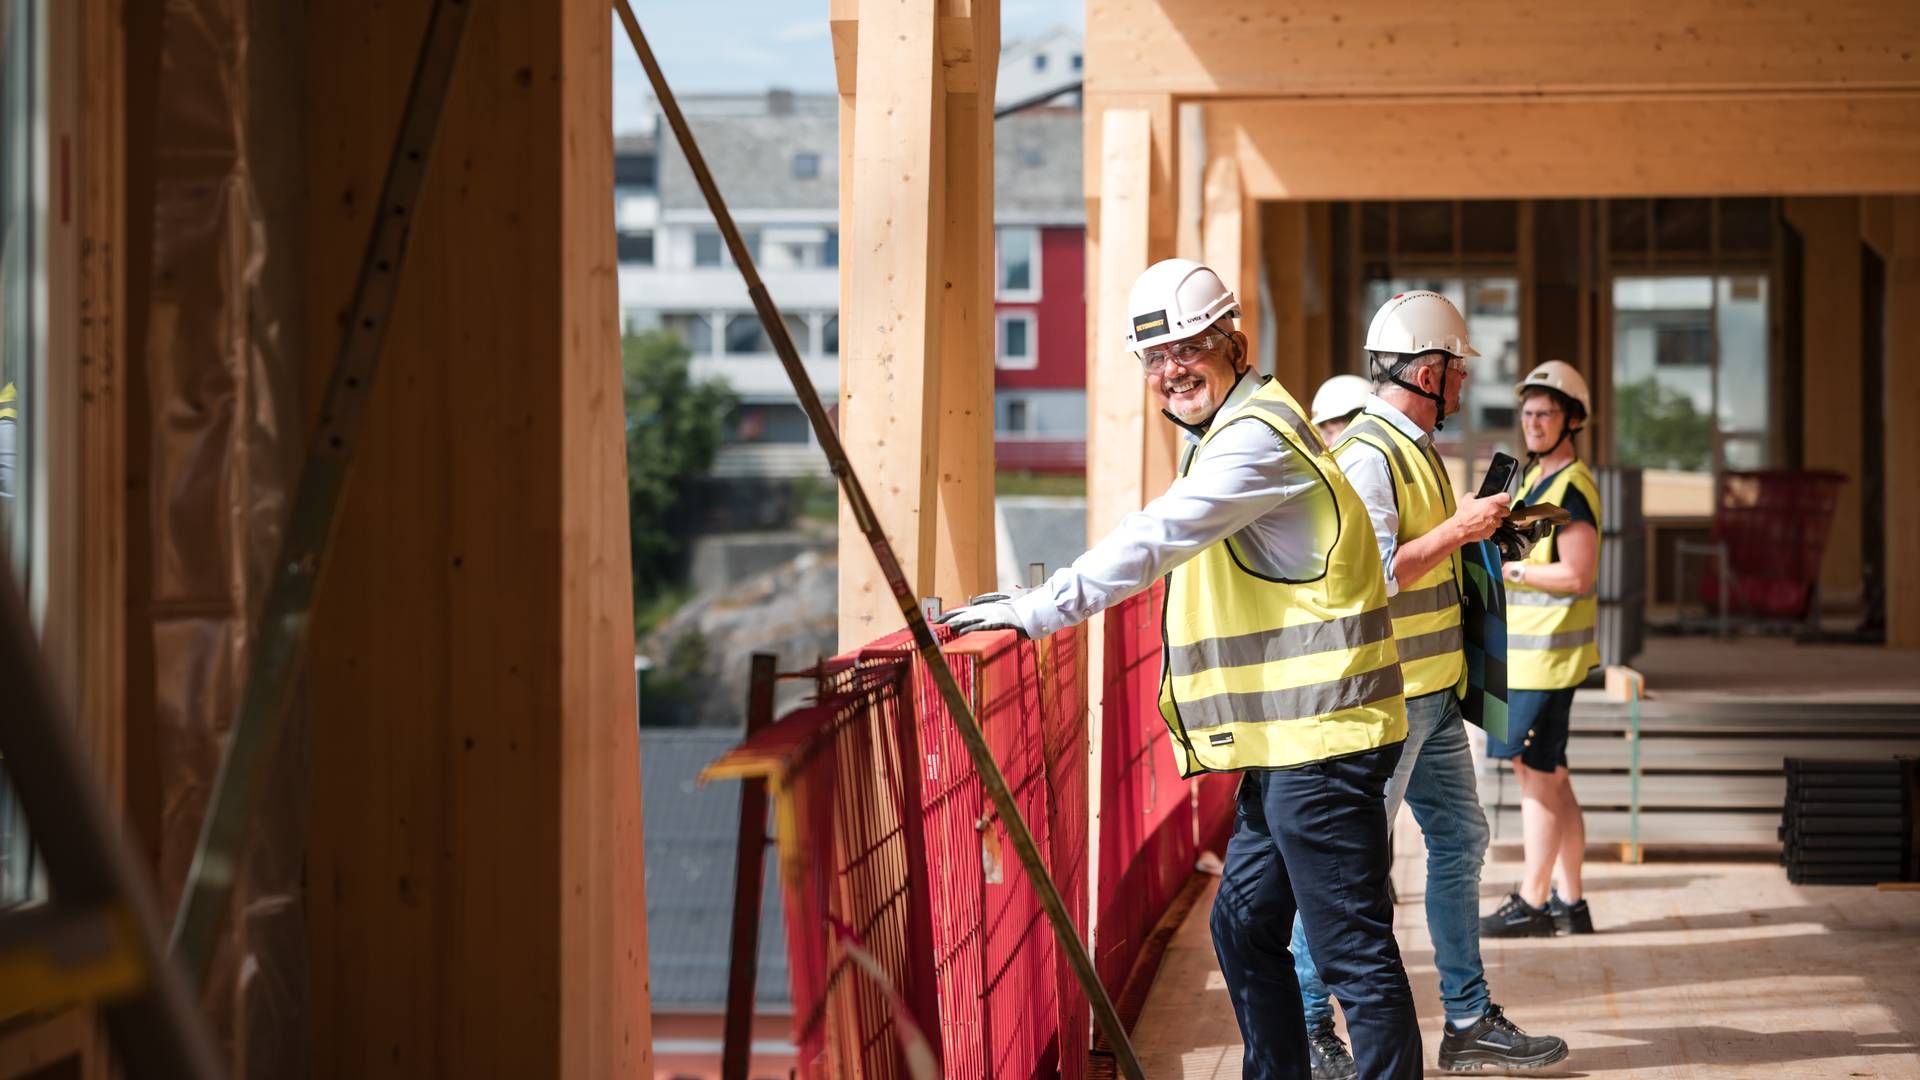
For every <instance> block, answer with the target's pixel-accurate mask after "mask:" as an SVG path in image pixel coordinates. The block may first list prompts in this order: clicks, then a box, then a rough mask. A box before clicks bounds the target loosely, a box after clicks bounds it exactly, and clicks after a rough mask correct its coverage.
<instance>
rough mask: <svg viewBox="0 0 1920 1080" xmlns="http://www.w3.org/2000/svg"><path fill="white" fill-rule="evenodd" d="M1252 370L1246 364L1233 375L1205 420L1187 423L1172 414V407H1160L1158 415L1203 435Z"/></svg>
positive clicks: (1250, 366) (1197, 434)
mask: <svg viewBox="0 0 1920 1080" xmlns="http://www.w3.org/2000/svg"><path fill="white" fill-rule="evenodd" d="M1252 370H1253V365H1252V364H1248V365H1247V367H1246V370H1245V371H1242V372H1240V373H1239V374H1238V375H1235V376H1234V377H1233V385H1232V386H1229V387H1227V392H1226V393H1224V394H1221V395H1220V403H1219V404H1218V405H1215V406H1214V407H1213V411H1212V412H1210V413H1208V414H1207V418H1206V419H1205V420H1202V421H1200V422H1199V423H1197V424H1189V423H1187V422H1186V421H1185V420H1182V419H1180V418H1179V417H1177V416H1175V415H1173V410H1172V409H1161V410H1160V415H1161V416H1164V417H1166V418H1167V419H1169V420H1171V421H1173V422H1174V423H1176V424H1178V425H1180V426H1181V427H1183V428H1185V429H1186V430H1188V431H1189V432H1192V433H1193V435H1194V436H1195V437H1196V438H1198V437H1200V436H1203V435H1205V434H1206V433H1207V429H1208V428H1210V427H1212V426H1213V418H1214V417H1216V416H1219V415H1220V410H1221V409H1224V408H1226V407H1227V399H1228V398H1230V397H1232V396H1233V392H1234V391H1235V390H1238V389H1240V381H1241V380H1242V379H1245V378H1246V377H1247V372H1249V371H1252Z"/></svg>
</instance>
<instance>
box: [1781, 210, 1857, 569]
mask: <svg viewBox="0 0 1920 1080" xmlns="http://www.w3.org/2000/svg"><path fill="white" fill-rule="evenodd" d="M1784 209H1785V211H1786V218H1787V222H1788V223H1789V224H1791V225H1792V226H1793V227H1794V228H1795V229H1797V230H1799V232H1800V236H1801V239H1802V243H1803V246H1802V249H1801V251H1802V272H1801V281H1802V282H1804V286H1803V290H1802V291H1803V295H1802V297H1801V316H1800V326H1801V333H1802V335H1803V338H1804V342H1803V345H1802V355H1803V356H1805V357H1806V363H1805V365H1804V367H1805V370H1804V371H1803V372H1802V378H1801V382H1800V385H1799V386H1797V387H1794V388H1793V389H1794V392H1795V393H1796V394H1797V395H1798V400H1797V401H1794V402H1790V403H1789V413H1788V415H1790V416H1795V417H1796V418H1797V420H1798V422H1799V424H1800V428H1801V440H1802V446H1803V447H1804V458H1805V462H1804V463H1805V466H1806V467H1807V468H1809V469H1833V470H1834V471H1836V472H1841V473H1845V474H1846V476H1847V483H1846V485H1845V486H1843V487H1842V488H1841V489H1840V495H1839V499H1838V501H1837V502H1835V504H1834V511H1833V526H1832V531H1831V532H1829V533H1828V534H1827V554H1826V559H1825V562H1824V563H1823V565H1822V568H1821V575H1820V578H1821V581H1820V586H1821V592H1822V593H1824V594H1825V595H1827V596H1829V597H1835V598H1844V597H1849V596H1853V595H1855V594H1857V593H1858V592H1859V591H1860V483H1861V479H1862V472H1861V460H1860V457H1861V455H1860V432H1859V429H1858V428H1857V427H1856V426H1855V425H1853V424H1836V423H1834V422H1833V418H1834V417H1837V416H1851V415H1854V414H1855V413H1857V412H1859V410H1860V402H1861V387H1860V381H1861V377H1862V372H1861V353H1860V348H1861V341H1860V200H1859V199H1856V198H1811V199H1787V200H1785V201H1784Z"/></svg>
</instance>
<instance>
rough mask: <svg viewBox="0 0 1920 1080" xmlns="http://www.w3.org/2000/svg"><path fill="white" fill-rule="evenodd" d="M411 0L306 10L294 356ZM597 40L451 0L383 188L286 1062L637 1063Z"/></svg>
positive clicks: (588, 1068) (614, 367) (340, 252)
mask: <svg viewBox="0 0 1920 1080" xmlns="http://www.w3.org/2000/svg"><path fill="white" fill-rule="evenodd" d="M430 6H431V5H429V4H426V3H407V4H393V3H389V2H386V0H340V2H338V3H332V4H326V5H318V6H314V7H311V8H309V9H308V25H307V33H306V48H307V49H308V50H309V51H308V60H307V64H306V71H307V80H308V90H307V94H306V99H305V100H306V105H307V112H306V125H307V134H308V144H309V146H310V147H311V148H312V150H313V153H312V154H311V156H310V170H309V176H308V183H309V185H310V191H311V196H310V199H309V200H308V207H309V208H308V216H307V219H306V229H307V251H308V263H307V275H306V278H307V292H308V294H309V295H311V296H312V297H314V298H315V301H314V303H313V304H312V305H311V308H310V310H309V313H308V324H307V339H308V344H309V347H308V349H307V352H308V355H309V358H310V363H311V364H312V365H313V366H314V368H315V369H316V373H317V371H318V370H321V369H324V368H325V367H326V366H329V365H330V363H331V360H332V357H333V355H334V348H335V346H336V344H337V340H338V334H339V332H340V330H339V327H338V326H337V323H336V312H337V311H338V310H339V308H340V307H341V306H343V305H344V303H345V301H346V298H347V297H348V295H349V294H350V293H351V291H352V289H353V284H354V280H355V274H356V271H357V269H358V265H359V262H360V259H361V253H362V248H363V246H364V244H365V238H366V235H367V229H368V221H369V219H370V217H371V215H373V214H375V213H385V212H387V210H386V208H384V207H381V206H379V205H377V193H378V192H379V190H380V182H381V177H382V174H383V172H384V169H385V167H386V164H387V160H388V156H389V154H390V152H391V150H392V146H393V131H394V128H395V126H396V124H397V121H398V118H399V112H400V107H401V102H402V100H403V99H404V96H405V94H406V91H407V87H408V83H409V80H410V78H411V74H412V69H413V64H414V58H415V57H414V54H415V49H416V47H417V43H418V42H419V41H420V39H421V33H422V31H423V29H424V27H425V24H426V14H427V11H428V9H429V7H430ZM612 46H613V39H612V37H611V36H610V35H609V33H608V17H607V11H606V8H605V6H604V4H601V3H597V2H593V0H555V2H553V3H545V4H525V5H522V4H493V5H482V6H480V7H479V8H477V9H476V10H475V11H474V12H473V13H472V14H471V15H470V16H469V21H468V25H467V31H466V40H465V43H464V46H463V51H462V55H461V57H460V63H459V66H458V67H457V69H456V71H455V75H454V78H453V82H452V87H451V91H450V96H449V98H448V100H447V103H446V109H445V113H444V115H443V118H442V121H441V125H440V132H439V137H438V141H437V143H436V145H435V147H434V151H433V156H432V159H431V165H430V169H429V172H428V175H427V181H426V188H425V190H424V192H423V194H422V197H421V199H420V201H419V205H418V206H417V207H409V208H408V210H409V213H410V215H411V217H412V220H413V228H412V243H411V249H410V254H409V260H408V263H407V266H406V268H405V276H404V280H403V283H402V286H401V289H400V293H399V295H398V298H397V301H396V306H395V309H394V310H393V312H392V314H391V322H390V326H389V329H388V331H387V335H386V342H385V347H384V350H383V356H382V370H381V374H380V378H379V381H378V382H377V384H376V385H375V387H374V389H373V393H372V397H371V401H370V406H369V411H368V416H367V425H366V431H365V433H364V442H363V445H362V446H361V447H360V450H359V454H358V458H357V460H356V462H355V468H354V474H353V476H352V478H351V481H350V483H349V484H348V487H347V492H346V499H345V502H344V503H343V505H342V507H341V517H340V520H339V522H338V527H337V529H336V532H335V539H334V542H333V561H332V563H331V565H330V566H329V569H328V572H327V575H326V578H325V580H324V582H323V586H322V592H321V595H320V597H319V601H318V608H317V610H316V612H315V615H314V624H313V631H312V644H311V654H310V661H309V663H310V673H311V674H310V678H309V679H308V695H309V701H310V705H311V708H312V710H313V715H314V716H316V717H320V718H324V722H319V723H315V724H314V725H313V729H312V747H311V774H312V777H313V783H312V795H311V810H312V816H311V826H310V833H309V842H308V851H307V870H308V873H309V880H310V881H311V883H312V888H311V889H310V890H309V892H308V895H307V901H308V903H309V905H310V908H311V911H310V919H311V922H310V927H311V931H310V932H311V954H312V956H313V979H312V987H311V991H312V1006H311V1009H312V1011H311V1019H312V1025H313V1039H312V1044H313V1052H314V1060H313V1067H312V1071H313V1073H314V1074H315V1075H317V1076H360V1077H394V1078H398V1077H415V1076H503V1075H514V1076H553V1077H577V1078H581V1080H585V1078H588V1077H603V1076H644V1075H647V1074H649V1073H651V1072H652V1065H651V1038H652V1037H651V1031H650V1021H649V1012H650V1010H649V1008H648V992H647V982H646V979H647V948H646V936H645V930H646V927H645V908H646V903H645V896H644V888H643V881H644V878H643V867H642V863H641V850H642V837H641V820H640V814H641V809H640V792H639V773H638V746H637V732H636V729H635V722H634V691H633V674H632V655H633V612H632V600H631V596H632V594H631V581H630V580H629V575H628V570H627V565H628V550H627V517H626V508H625V503H626V496H627V493H626V490H625V446H624V428H625V417H624V416H623V410H622V404H621V403H622V392H621V383H620V365H619V349H618V344H619V343H618V340H617V336H616V335H617V319H616V313H617V312H616V303H615V296H614V266H615V264H614V252H613V245H612V226H613V222H612V208H613V202H612V197H611V195H612V192H611V185H612V165H613V161H612V152H613V151H612V139H611V131H612V124H611V117H610V115H609V110H610V107H611V104H610V103H611V90H612V85H611V83H612V72H611V53H610V51H609V50H610V49H611V47H612ZM529 358H537V362H533V363H530V361H529ZM643 419H644V418H643Z"/></svg>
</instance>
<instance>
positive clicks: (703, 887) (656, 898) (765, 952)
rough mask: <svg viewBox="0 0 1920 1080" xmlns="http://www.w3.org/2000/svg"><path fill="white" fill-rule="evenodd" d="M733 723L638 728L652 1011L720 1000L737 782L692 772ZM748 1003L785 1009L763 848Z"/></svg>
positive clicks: (774, 862)
mask: <svg viewBox="0 0 1920 1080" xmlns="http://www.w3.org/2000/svg"><path fill="white" fill-rule="evenodd" d="M740 739H741V733H740V732H739V731H738V730H715V729H711V728H708V729H671V728H668V729H662V728H642V729H641V730H640V783H641V785H642V787H641V799H642V803H643V807H642V809H643V811H644V814H645V816H644V818H643V820H642V823H641V824H642V828H643V829H644V831H645V836H646V862H647V967H648V970H649V973H650V975H651V982H652V984H653V1006H654V1009H655V1011H657V1012H710V1011H719V1010H722V1009H724V1008H725V1007H726V1004H727V960H728V948H729V939H730V938H731V937H732V933H733V865H734V858H733V851H734V845H735V843H736V841H737V837H738V829H739V821H740V785H739V784H737V783H735V782H733V781H715V782H714V783H711V784H707V785H706V786H704V787H703V786H701V785H700V784H699V783H698V782H697V778H698V777H699V775H700V770H701V769H702V768H705V767H706V766H707V764H708V763H710V762H712V761H713V760H714V759H715V758H717V757H719V756H720V755H721V754H724V753H725V752H727V751H728V750H729V749H731V748H732V747H733V746H735V745H736V744H738V743H739V742H740ZM754 1006H755V1011H759V1012H766V1011H773V1012H781V1011H785V1010H788V1009H791V1008H792V996H791V994H790V993H789V991H788V986H787V932H786V924H785V922H784V921H783V919H782V916H781V907H780V866H779V860H778V857H777V854H776V852H775V851H774V848H773V847H772V845H771V844H769V845H768V847H767V860H766V877H765V881H764V884H763V885H762V887H761V891H760V963H759V966H758V973H757V974H756V975H755V982H754Z"/></svg>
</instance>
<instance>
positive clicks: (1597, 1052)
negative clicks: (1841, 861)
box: [1134, 817, 1920, 1080]
mask: <svg viewBox="0 0 1920 1080" xmlns="http://www.w3.org/2000/svg"><path fill="white" fill-rule="evenodd" d="M1401 829H1402V830H1403V831H1402V832H1401V833H1400V834H1399V842H1398V844H1397V845H1396V846H1397V847H1398V849H1399V851H1400V852H1401V855H1400V857H1399V858H1398V859H1396V862H1395V868H1394V881H1395V886H1396V888H1397V889H1398V891H1399V896H1400V907H1399V909H1398V926H1399V927H1400V929H1399V931H1398V935H1399V939H1400V947H1401V952H1402V955H1403V956H1404V957H1405V959H1406V962H1407V966H1408V975H1409V976H1410V977H1411V979H1412V981H1413V990H1414V997H1415V1001H1416V1002H1417V1003H1418V1006H1419V1009H1420V1013H1421V1019H1422V1034H1423V1038H1424V1041H1425V1046H1426V1060H1427V1063H1428V1068H1427V1074H1428V1075H1429V1076H1437V1075H1445V1074H1441V1073H1440V1072H1439V1071H1438V1070H1437V1069H1436V1068H1435V1067H1434V1065H1433V1062H1434V1060H1435V1053H1436V1051H1437V1050H1438V1048H1439V1041H1440V1032H1439V1025H1440V1010H1439V1000H1438V996H1439V991H1438V984H1437V976H1436V974H1435V972H1434V968H1433V952H1432V945H1431V943H1430V942H1429V940H1428V938H1427V933H1426V926H1425V922H1426V920H1425V916H1424V913H1423V909H1422V907H1421V902H1420V901H1421V889H1422V885H1423V882H1424V878H1425V867H1424V863H1423V861H1422V859H1421V858H1420V857H1419V852H1420V851H1421V850H1422V848H1421V845H1420V843H1419V840H1418V835H1419V834H1418V831H1417V829H1416V828H1415V827H1414V825H1413V821H1412V819H1411V818H1410V817H1405V818H1403V820H1402V823H1401ZM1599 850H1600V849H1598V848H1596V849H1595V853H1596V855H1598V853H1599ZM1503 854H1504V858H1505V859H1506V860H1508V861H1501V859H1502V855H1503ZM1658 855H1659V853H1658V852H1656V853H1654V856H1655V860H1656V861H1651V862H1648V863H1646V864H1643V865H1639V866H1626V865H1621V864H1619V863H1617V862H1609V861H1594V862H1591V863H1589V865H1588V872H1587V892H1588V895H1589V897H1590V898H1591V903H1592V905H1593V909H1594V922H1595V926H1596V928H1597V930H1598V933H1596V934H1595V935H1593V936H1592V937H1580V938H1555V939H1551V940H1539V939H1535V940H1523V941H1504V942H1503V941H1488V942H1486V943H1484V945H1483V947H1482V952H1483V956H1484V958H1485V961H1486V965H1487V978H1488V981H1489V983H1491V985H1492V988H1493V994H1494V1000H1495V1001H1497V1002H1499V1003H1500V1004H1502V1005H1503V1006H1505V1007H1506V1010H1507V1014H1508V1016H1510V1017H1511V1018H1512V1019H1513V1020H1514V1021H1515V1022H1516V1023H1518V1024H1519V1025H1521V1026H1522V1027H1523V1028H1526V1029H1527V1030H1529V1031H1532V1032H1535V1033H1551V1034H1557V1035H1560V1036H1562V1037H1564V1038H1565V1039H1566V1040H1567V1041H1568V1043H1569V1044H1571V1046H1572V1048H1573V1052H1572V1054H1571V1055H1570V1056H1569V1057H1568V1058H1567V1060H1566V1061H1564V1062H1562V1063H1561V1065H1560V1066H1557V1067H1556V1068H1555V1069H1553V1070H1550V1071H1548V1072H1547V1073H1545V1074H1544V1075H1550V1076H1570V1077H1578V1076H1585V1077H1596V1078H1599V1077H1609V1078H1611V1077H1649V1078H1666V1077H1715V1078H1720V1077H1724V1078H1729V1080H1731V1078H1736V1077H1739V1078H1744V1077H1782V1078H1793V1080H1801V1078H1806V1080H1820V1078H1826V1077H1846V1078H1852V1077H1920V1041H1917V1040H1920V892H1880V891H1877V890H1875V889H1871V888H1835V887H1827V888H1799V887H1796V886H1792V885H1789V884H1787V880H1786V876H1785V873H1784V872H1783V871H1782V870H1781V868H1780V867H1778V866H1776V865H1773V864H1772V863H1769V862H1763V861H1744V862H1740V861H1712V862H1694V861H1664V860H1659V858H1658ZM1515 858H1517V853H1516V852H1515V850H1514V849H1501V848H1496V861H1494V862H1491V863H1490V864H1489V865H1488V866H1487V868H1486V874H1485V875H1484V881H1483V885H1482V890H1481V895H1482V898H1483V899H1482V905H1483V906H1482V910H1491V909H1492V908H1493V906H1494V905H1495V904H1496V903H1497V902H1498V900H1499V898H1500V897H1501V896H1503V895H1504V894H1505V892H1506V890H1507V889H1508V888H1509V887H1510V883H1511V881H1512V879H1513V878H1514V877H1515V876H1516V875H1517V874H1518V872H1519V865H1518V863H1517V862H1515V861H1510V860H1513V859H1515ZM1212 903H1213V890H1212V889H1209V890H1208V892H1207V895H1206V896H1205V898H1203V899H1202V900H1201V901H1200V903H1199V904H1198V905H1196V906H1195V908H1194V910H1193V913H1192V914H1191V916H1190V917H1188V919H1187V920H1186V922H1185V924H1184V925H1182V927H1181V928H1180V930H1179V932H1178V934H1176V936H1175V937H1174V940H1173V942H1172V944H1171V945H1170V947H1169V948H1168V950H1167V954H1166V959H1165V961H1164V963H1163V965H1162V967H1161V969H1160V974H1159V976H1158V978H1157V979H1156V980H1155V982H1154V985H1153V990H1152V992H1151V994H1150V996H1149V997H1148V999H1147V1003H1146V1008H1145V1011H1144V1012H1143V1013H1142V1015H1141V1018H1140V1021H1139V1023H1138V1024H1137V1025H1136V1026H1135V1028H1134V1043H1135V1046H1136V1049H1137V1050H1138V1051H1139V1053H1140V1055H1141V1058H1142V1064H1143V1066H1144V1067H1145V1071H1146V1075H1147V1076H1149V1077H1152V1078H1154V1080H1169V1078H1177V1077H1185V1078H1211V1077H1237V1076H1239V1075H1240V1040H1239V1034H1238V1031H1237V1029H1236V1028H1235V1026H1234V1019H1233V1012H1232V1010H1231V1008H1230V1007H1229V1006H1228V1004H1227V997H1226V991H1225V986H1224V984H1223V983H1222V981H1221V978H1220V971H1219V968H1218V966H1217V965H1216V964H1215V962H1214V958H1213V946H1212V943H1211V941H1210V939H1209V937H1208V934H1207V912H1208V909H1209V908H1210V907H1211V905H1212Z"/></svg>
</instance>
